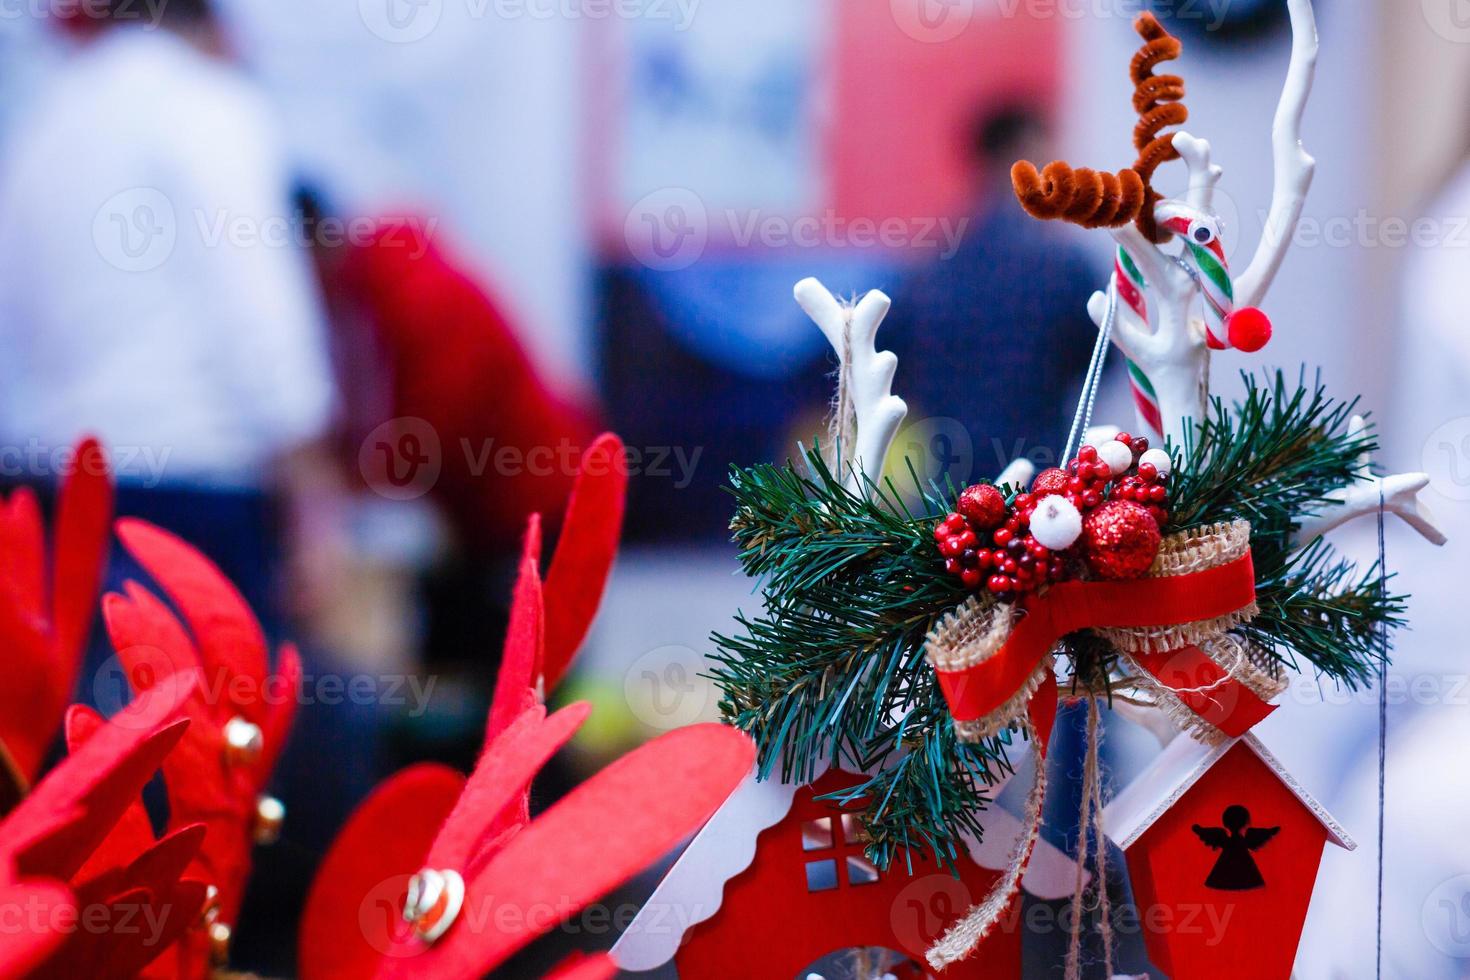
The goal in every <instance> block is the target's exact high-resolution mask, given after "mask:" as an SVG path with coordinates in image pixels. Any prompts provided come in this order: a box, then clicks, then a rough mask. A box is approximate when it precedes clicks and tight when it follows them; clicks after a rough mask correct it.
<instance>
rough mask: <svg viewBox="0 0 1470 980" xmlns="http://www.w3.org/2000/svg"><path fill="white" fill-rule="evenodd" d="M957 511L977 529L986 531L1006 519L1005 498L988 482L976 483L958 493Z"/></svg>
mask: <svg viewBox="0 0 1470 980" xmlns="http://www.w3.org/2000/svg"><path fill="white" fill-rule="evenodd" d="M959 512H960V513H961V514H963V515H965V519H966V520H968V521H969V522H970V523H971V524H972V525H974V526H975V528H976V529H977V530H984V531H988V530H990V529H991V528H993V527H998V526H999V525H1000V523H1001V522H1002V521H1004V520H1005V519H1006V498H1005V496H1004V495H1003V494H1002V493H1001V492H1000V491H999V490H997V489H996V488H995V487H993V486H991V485H990V484H988V483H980V484H976V485H975V486H973V487H966V488H965V490H964V492H963V493H961V494H960V502H959Z"/></svg>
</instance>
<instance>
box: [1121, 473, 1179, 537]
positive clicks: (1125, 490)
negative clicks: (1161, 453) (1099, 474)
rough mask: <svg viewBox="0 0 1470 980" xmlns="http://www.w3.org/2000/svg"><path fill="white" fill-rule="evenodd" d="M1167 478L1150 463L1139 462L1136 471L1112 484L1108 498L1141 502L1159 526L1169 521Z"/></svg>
mask: <svg viewBox="0 0 1470 980" xmlns="http://www.w3.org/2000/svg"><path fill="white" fill-rule="evenodd" d="M1168 482H1169V478H1168V477H1166V476H1164V475H1163V474H1161V473H1160V472H1159V471H1158V470H1157V469H1156V468H1155V467H1154V465H1153V464H1152V463H1139V464H1138V471H1137V472H1136V473H1131V474H1129V475H1128V476H1125V477H1123V479H1121V480H1119V481H1118V482H1117V483H1115V484H1113V492H1112V493H1111V494H1110V495H1109V498H1108V499H1110V500H1131V501H1133V502H1134V503H1136V504H1142V505H1143V506H1144V507H1145V508H1146V509H1147V510H1148V512H1149V513H1150V514H1152V515H1153V518H1154V520H1155V521H1157V522H1158V525H1159V527H1163V526H1164V525H1165V524H1167V523H1168V522H1169V508H1168V503H1169V487H1168V485H1167V484H1168Z"/></svg>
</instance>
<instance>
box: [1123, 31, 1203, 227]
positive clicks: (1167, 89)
mask: <svg viewBox="0 0 1470 980" xmlns="http://www.w3.org/2000/svg"><path fill="white" fill-rule="evenodd" d="M1133 29H1134V30H1135V31H1137V32H1138V35H1139V37H1141V38H1143V40H1144V44H1143V47H1141V48H1139V49H1138V53H1137V54H1135V55H1134V56H1133V63H1132V64H1131V65H1130V66H1129V69H1128V75H1129V77H1130V78H1132V79H1133V111H1134V112H1136V113H1138V125H1137V126H1135V127H1134V128H1133V146H1134V149H1136V150H1138V160H1137V162H1135V163H1134V164H1133V169H1134V170H1136V171H1137V172H1138V176H1139V177H1140V178H1141V179H1142V180H1143V186H1144V190H1145V194H1144V207H1143V208H1142V209H1141V210H1140V212H1139V214H1138V230H1139V231H1141V232H1143V234H1144V235H1145V236H1146V237H1147V238H1148V239H1149V241H1152V242H1160V241H1162V240H1163V239H1161V238H1160V237H1159V230H1158V226H1157V225H1156V224H1155V223H1154V205H1156V204H1158V202H1159V193H1158V191H1155V190H1154V189H1153V177H1154V171H1155V170H1157V169H1158V168H1159V166H1160V165H1162V164H1165V163H1168V162H1169V161H1170V160H1178V159H1179V151H1178V150H1176V149H1175V148H1174V136H1173V134H1172V133H1170V134H1165V133H1164V130H1165V129H1168V128H1169V127H1170V126H1182V125H1184V123H1185V122H1187V121H1188V120H1189V109H1188V108H1187V107H1186V106H1185V105H1184V102H1183V99H1184V79H1183V78H1180V77H1179V76H1178V75H1155V74H1154V68H1155V67H1156V66H1158V65H1159V64H1160V63H1161V62H1164V61H1173V60H1174V59H1176V58H1178V57H1179V55H1180V52H1182V51H1183V50H1184V46H1183V45H1182V44H1180V43H1179V39H1178V38H1177V37H1174V36H1173V35H1172V34H1170V33H1169V32H1168V31H1166V30H1164V25H1162V24H1160V23H1159V20H1158V18H1157V17H1155V16H1154V15H1153V14H1149V13H1144V14H1139V15H1138V19H1137V20H1135V21H1134V22H1133ZM1165 237H1167V236H1165Z"/></svg>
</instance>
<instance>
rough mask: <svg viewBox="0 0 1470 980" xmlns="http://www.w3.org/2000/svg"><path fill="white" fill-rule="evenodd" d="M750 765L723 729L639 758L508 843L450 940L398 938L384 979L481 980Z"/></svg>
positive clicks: (636, 863)
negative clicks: (430, 941) (553, 912)
mask: <svg viewBox="0 0 1470 980" xmlns="http://www.w3.org/2000/svg"><path fill="white" fill-rule="evenodd" d="M754 761H755V745H754V744H753V743H752V742H751V741H750V739H749V738H748V737H746V736H745V735H744V734H743V733H741V732H738V731H736V730H734V729H732V728H726V727H725V726H723V725H715V724H706V725H693V726H690V727H688V728H681V729H677V730H675V731H672V732H669V733H668V734H666V735H664V736H662V737H660V738H658V739H656V740H655V741H653V742H650V743H648V744H647V745H644V746H642V747H640V748H638V749H636V750H634V751H633V752H631V753H629V754H628V755H626V756H624V757H623V758H621V759H619V760H618V761H616V762H614V763H613V764H612V765H610V766H608V767H607V768H606V769H604V770H603V771H602V772H600V773H598V774H597V775H596V776H594V777H592V778H591V779H589V780H588V781H587V782H585V783H583V784H582V785H581V786H579V787H577V788H576V789H575V790H573V791H572V792H571V793H570V794H568V795H567V796H566V797H565V798H564V799H562V800H561V801H560V802H558V803H556V804H555V805H554V806H552V807H551V809H549V810H547V811H546V812H545V813H543V814H541V815H540V816H538V817H537V818H536V819H535V820H533V821H532V822H531V824H530V825H529V826H527V827H526V828H525V829H524V830H522V831H521V832H520V833H519V834H517V835H516V836H515V837H514V838H512V839H511V841H510V842H509V843H508V844H506V846H505V848H504V849H503V850H502V851H501V852H500V853H499V854H497V855H496V856H495V858H494V859H493V860H491V861H490V863H489V864H488V865H486V866H485V868H484V869H483V870H481V871H480V872H479V873H478V874H476V875H474V876H473V877H470V878H467V879H466V891H465V900H464V901H465V906H464V912H462V913H461V914H460V917H459V919H458V921H456V922H455V923H454V924H453V925H452V926H450V928H449V931H448V932H446V933H445V934H444V935H443V936H442V937H440V938H439V940H438V941H437V942H435V943H434V944H433V945H430V946H427V947H425V945H424V943H423V942H422V941H420V940H418V939H417V938H415V937H412V936H408V937H403V938H401V939H399V940H398V941H397V942H395V945H394V948H393V950H391V951H390V952H389V954H388V955H387V956H385V957H384V958H383V961H382V963H381V966H380V968H379V971H378V976H379V977H390V978H391V977H410V976H412V977H423V976H432V977H436V978H446V980H457V978H464V980H469V978H472V977H478V976H481V975H483V974H484V973H486V972H487V971H489V970H491V969H493V968H494V967H495V966H497V965H498V964H500V963H502V962H504V960H505V959H506V958H507V957H509V956H510V955H511V954H513V953H515V952H516V951H517V950H519V949H520V948H522V947H523V946H525V945H526V944H527V943H529V942H530V941H531V940H533V939H535V938H536V937H537V936H538V935H541V934H542V933H544V932H546V931H547V930H549V929H551V928H553V927H554V926H555V925H556V923H557V922H558V921H559V918H558V916H556V915H547V914H545V913H546V910H547V909H548V908H554V909H555V910H557V912H558V913H559V914H560V916H561V917H563V918H564V917H565V916H568V915H572V914H574V913H575V912H577V911H578V910H580V909H581V908H582V907H583V906H585V905H586V904H587V903H588V902H591V901H593V900H594V899H596V898H598V897H599V896H601V895H603V894H605V893H607V892H608V891H610V890H612V889H613V888H615V887H617V886H618V885H619V884H621V883H622V882H624V881H626V880H628V879H629V878H630V877H632V876H633V875H634V874H636V873H637V872H638V871H640V870H642V869H643V868H645V867H647V866H648V865H650V864H652V863H653V862H654V861H656V860H658V859H659V858H660V857H662V856H663V855H664V854H665V853H667V852H668V851H669V850H670V849H671V848H672V847H673V846H674V845H675V844H677V843H678V842H679V841H680V840H682V839H683V838H685V837H687V836H688V835H689V834H691V833H693V832H694V831H695V830H697V829H698V828H699V827H700V826H701V825H702V824H703V823H704V821H705V820H707V819H708V818H709V816H710V814H712V813H714V811H715V810H716V808H718V807H719V806H720V804H721V803H723V802H724V801H725V799H726V797H728V796H729V795H730V793H731V792H733V791H734V789H735V787H736V786H737V785H739V783H740V781H741V780H742V779H744V778H745V776H746V775H747V774H748V773H749V771H750V767H751V765H752V764H753V763H754ZM609 828H616V832H609ZM430 866H433V863H432V861H431V862H430ZM512 913H514V914H512ZM414 952H418V954H419V955H417V956H414V955H412V954H413V953H414Z"/></svg>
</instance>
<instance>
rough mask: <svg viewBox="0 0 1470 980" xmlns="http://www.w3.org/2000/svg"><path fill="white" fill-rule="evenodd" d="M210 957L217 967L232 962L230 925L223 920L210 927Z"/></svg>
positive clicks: (219, 967)
mask: <svg viewBox="0 0 1470 980" xmlns="http://www.w3.org/2000/svg"><path fill="white" fill-rule="evenodd" d="M209 957H210V960H211V961H213V963H214V965H215V968H216V969H221V968H223V967H224V966H225V964H227V963H229V962H230V927H229V926H227V925H225V924H224V923H223V922H216V923H214V924H213V925H211V926H210V927H209Z"/></svg>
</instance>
